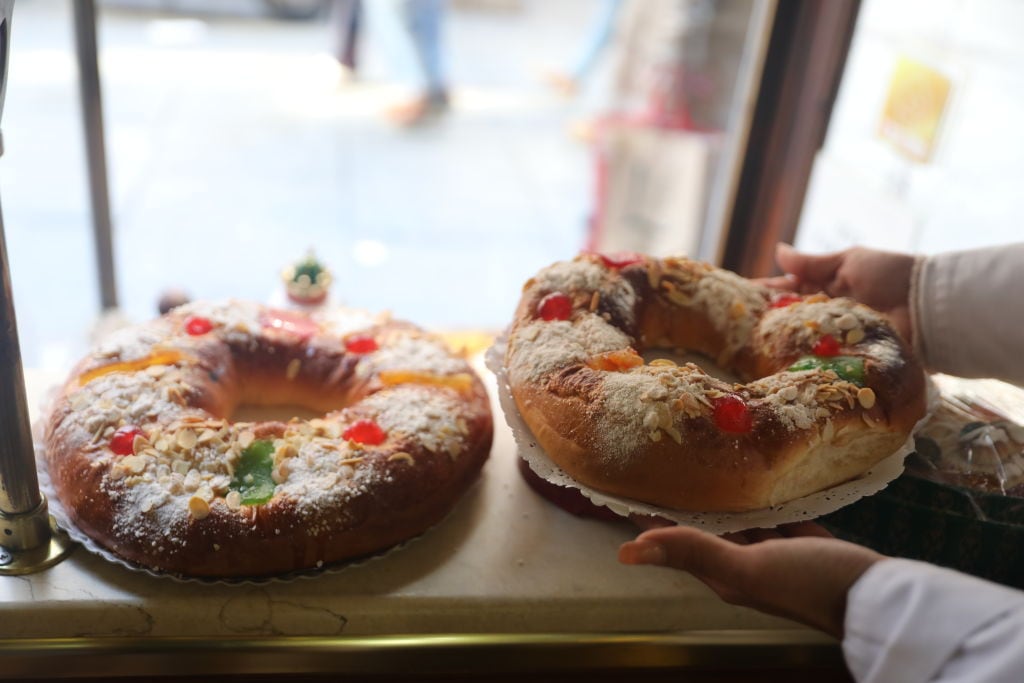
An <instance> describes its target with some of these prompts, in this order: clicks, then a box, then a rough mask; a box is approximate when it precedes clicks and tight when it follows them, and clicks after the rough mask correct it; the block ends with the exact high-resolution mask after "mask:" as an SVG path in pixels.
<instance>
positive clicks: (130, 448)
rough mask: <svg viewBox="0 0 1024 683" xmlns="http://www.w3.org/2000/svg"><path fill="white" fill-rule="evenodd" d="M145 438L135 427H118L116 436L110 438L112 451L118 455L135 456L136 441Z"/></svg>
mask: <svg viewBox="0 0 1024 683" xmlns="http://www.w3.org/2000/svg"><path fill="white" fill-rule="evenodd" d="M140 436H143V434H142V430H141V429H139V428H138V427H136V426H135V425H125V426H123V427H118V428H117V431H115V432H114V436H112V437H110V450H112V451H114V453H115V454H117V455H134V454H135V439H137V438H138V437H140Z"/></svg>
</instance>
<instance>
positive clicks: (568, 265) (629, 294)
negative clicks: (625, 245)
mask: <svg viewBox="0 0 1024 683" xmlns="http://www.w3.org/2000/svg"><path fill="white" fill-rule="evenodd" d="M533 282H534V287H536V288H537V289H539V290H540V291H541V292H545V293H548V292H564V293H569V292H599V293H600V295H601V298H602V300H604V302H605V303H606V304H608V305H610V306H611V308H612V309H613V310H614V312H615V314H616V315H617V316H619V318H620V319H621V320H624V321H626V323H627V324H628V325H632V324H633V319H634V313H633V308H634V306H635V305H636V292H635V291H634V290H633V286H632V285H630V284H629V283H628V282H626V281H625V280H624V279H622V278H621V277H617V276H616V277H612V276H611V275H610V273H609V271H608V270H607V269H606V268H605V267H604V266H602V265H600V264H597V263H593V262H591V261H587V260H585V259H583V258H578V259H576V260H574V261H560V262H558V263H555V264H553V265H550V266H548V267H547V268H544V269H543V270H541V271H540V272H539V273H538V274H537V275H536V277H534V279H533Z"/></svg>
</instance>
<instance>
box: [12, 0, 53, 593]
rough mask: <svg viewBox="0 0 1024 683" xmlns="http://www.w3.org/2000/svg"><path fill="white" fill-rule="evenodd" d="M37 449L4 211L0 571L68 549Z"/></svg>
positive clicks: (36, 565) (30, 565)
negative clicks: (43, 483) (42, 487)
mask: <svg viewBox="0 0 1024 683" xmlns="http://www.w3.org/2000/svg"><path fill="white" fill-rule="evenodd" d="M13 8H14V0H0V116H2V114H3V102H4V95H5V94H6V85H7V55H8V54H9V48H10V44H9V37H10V26H11V12H12V10H13ZM2 154H3V136H2V133H0V155H2ZM33 453H34V451H33V447H32V430H31V427H30V426H29V416H28V399H27V398H26V396H25V375H24V370H23V369H22V367H21V347H20V346H19V344H18V323H17V320H16V319H15V317H14V295H13V293H12V291H11V277H10V269H9V268H8V266H7V239H6V235H5V234H4V224H3V216H2V215H0V575H3V574H27V573H30V572H34V571H38V570H39V569H42V568H44V567H48V566H50V565H51V564H54V563H55V562H57V561H59V560H60V559H61V558H63V556H64V555H66V554H67V552H68V550H69V548H70V544H69V542H68V540H67V537H66V536H64V535H63V534H61V533H59V532H56V527H55V525H54V524H53V522H52V520H51V519H50V515H49V511H48V508H47V505H46V499H45V498H44V497H43V496H42V494H40V492H39V478H38V477H37V475H36V468H35V458H34V457H33Z"/></svg>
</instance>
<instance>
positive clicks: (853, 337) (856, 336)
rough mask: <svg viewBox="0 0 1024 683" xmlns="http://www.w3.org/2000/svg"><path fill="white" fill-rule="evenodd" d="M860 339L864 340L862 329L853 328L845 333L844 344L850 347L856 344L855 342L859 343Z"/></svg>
mask: <svg viewBox="0 0 1024 683" xmlns="http://www.w3.org/2000/svg"><path fill="white" fill-rule="evenodd" d="M862 339H864V329H863V328H860V327H855V328H853V329H852V330H850V331H849V332H847V333H846V343H847V344H848V345H851V346H852V345H853V344H856V343H857V342H859V341H860V340H862Z"/></svg>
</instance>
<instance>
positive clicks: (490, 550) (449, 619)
mask: <svg viewBox="0 0 1024 683" xmlns="http://www.w3.org/2000/svg"><path fill="white" fill-rule="evenodd" d="M484 374H485V376H486V377H487V378H489V379H490V380H491V385H492V389H493V377H492V376H491V375H490V374H489V373H487V372H486V371H484ZM26 377H27V381H28V388H29V395H30V396H29V398H30V405H32V406H35V405H38V403H39V398H40V396H41V395H42V393H43V392H44V391H45V389H46V388H47V387H48V386H49V385H50V382H51V380H52V378H51V377H47V376H45V375H43V374H41V373H34V372H31V371H26ZM493 398H494V397H493V392H492V399H493ZM493 404H494V407H495V442H494V447H493V450H492V453H491V458H490V460H489V462H488V463H487V465H486V467H485V468H484V471H483V475H482V477H481V478H480V480H479V481H478V482H477V484H476V485H475V486H474V487H473V488H472V489H471V490H470V491H469V492H468V494H467V495H466V496H465V497H464V498H463V500H462V501H461V502H460V503H459V505H458V507H457V508H456V510H455V511H454V512H453V513H452V514H451V515H450V516H449V517H448V518H447V519H446V520H445V521H444V522H442V523H441V524H439V525H438V526H436V527H435V528H433V529H432V530H430V531H428V532H427V533H426V534H424V535H423V536H421V537H420V538H417V539H415V540H413V541H411V542H409V543H407V544H406V545H404V546H403V547H401V548H399V549H396V550H394V551H392V552H390V553H388V554H386V555H385V556H382V557H379V558H376V559H372V560H369V561H366V562H364V563H362V564H359V565H355V566H350V567H346V568H344V569H341V570H337V571H330V572H327V573H324V574H321V575H318V576H315V577H310V578H300V579H296V580H292V581H290V582H270V583H263V584H239V585H224V584H200V583H196V582H179V581H175V580H172V579H167V578H154V577H152V576H149V575H147V574H144V573H141V572H137V571H132V570H129V569H126V568H123V567H121V566H118V565H114V564H111V563H109V562H107V561H106V560H104V559H102V558H100V557H97V556H94V555H91V554H90V553H88V552H87V551H85V550H84V549H82V548H78V549H76V550H75V551H74V552H73V553H72V554H71V555H70V557H69V558H68V559H66V560H65V561H63V562H61V563H60V564H58V565H57V566H55V567H53V568H51V569H49V570H46V571H43V572H41V573H38V574H34V575H30V576H20V577H13V576H4V577H0V609H2V614H3V618H2V619H0V639H19V638H65V637H67V638H88V637H105V636H127V637H138V636H154V637H156V636H168V637H177V636H188V637H243V638H247V637H258V636H268V635H287V636H339V635H346V636H373V635H387V634H444V633H478V634H487V633H519V634H542V633H666V632H672V633H679V632H688V631H698V630H699V631H708V630H716V631H722V630H724V631H730V630H744V631H746V630H751V629H753V630H758V631H764V632H765V633H766V634H769V635H770V634H771V633H773V632H774V633H781V632H782V631H790V632H792V631H793V630H794V629H799V628H800V627H798V626H797V625H795V624H793V623H792V622H789V621H786V620H783V619H777V618H773V617H768V616H765V615H761V614H759V613H756V612H753V611H750V610H746V609H742V608H738V607H733V606H730V605H727V604H725V603H723V602H721V601H720V600H719V599H718V598H717V597H716V596H715V595H714V594H713V593H711V592H710V591H709V590H708V589H706V588H705V587H704V586H703V585H702V584H700V583H699V582H697V581H696V580H694V579H692V578H691V577H689V576H687V575H684V574H682V573H679V572H675V571H673V570H669V569H663V568H655V567H627V566H624V565H620V564H619V563H618V562H617V561H616V551H617V548H618V546H619V544H620V543H622V542H623V541H625V540H627V539H629V538H631V537H633V536H634V535H635V533H636V530H635V529H634V528H633V527H632V526H631V525H630V524H628V523H626V522H619V523H608V522H600V521H595V520H588V519H581V518H577V517H574V516H572V515H570V514H568V513H566V512H563V511H562V510H560V509H558V508H556V507H554V506H552V505H551V504H549V503H548V502H546V501H545V500H543V499H541V498H540V497H538V496H537V495H536V494H535V493H534V492H533V491H532V490H531V489H530V488H529V487H528V486H527V485H526V484H525V483H524V482H523V480H522V479H521V477H520V475H519V473H518V470H517V467H516V458H517V455H516V452H515V443H514V440H513V438H512V434H511V432H510V431H509V429H508V428H507V427H506V425H505V423H504V419H503V417H502V415H501V413H500V408H499V407H498V402H497V401H496V400H493ZM808 633H810V632H809V631H808Z"/></svg>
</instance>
